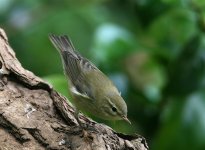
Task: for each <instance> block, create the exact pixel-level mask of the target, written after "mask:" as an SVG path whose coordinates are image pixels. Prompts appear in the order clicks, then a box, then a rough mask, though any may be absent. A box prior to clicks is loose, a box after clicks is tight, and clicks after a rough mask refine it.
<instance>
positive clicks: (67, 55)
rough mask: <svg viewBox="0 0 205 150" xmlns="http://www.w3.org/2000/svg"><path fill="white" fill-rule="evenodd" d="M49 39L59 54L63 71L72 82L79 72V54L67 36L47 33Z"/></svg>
mask: <svg viewBox="0 0 205 150" xmlns="http://www.w3.org/2000/svg"><path fill="white" fill-rule="evenodd" d="M49 39H50V40H51V42H52V43H53V45H54V46H55V47H56V49H58V51H59V52H60V54H61V57H62V62H63V65H64V70H65V73H66V74H67V75H68V77H69V79H70V80H71V82H72V83H74V82H75V80H76V78H77V76H78V75H79V73H80V68H79V65H78V62H79V58H80V55H79V54H78V53H77V52H76V51H75V48H74V46H73V44H72V42H71V40H70V39H69V37H68V36H66V35H62V36H56V35H54V34H50V35H49Z"/></svg>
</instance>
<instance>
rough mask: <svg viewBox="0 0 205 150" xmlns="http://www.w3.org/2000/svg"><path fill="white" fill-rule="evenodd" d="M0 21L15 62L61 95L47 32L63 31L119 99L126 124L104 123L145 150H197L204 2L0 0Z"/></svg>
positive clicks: (203, 95)
mask: <svg viewBox="0 0 205 150" xmlns="http://www.w3.org/2000/svg"><path fill="white" fill-rule="evenodd" d="M0 26H1V27H2V28H3V29H4V30H5V31H6V33H7V35H8V38H9V42H10V44H11V46H12V48H13V49H14V50H15V52H16V55H17V57H18V59H19V60H20V61H21V63H22V65H23V66H24V67H25V68H27V69H28V70H31V71H32V72H34V73H35V74H36V75H38V76H41V77H42V78H44V79H45V80H47V81H48V82H50V83H51V84H52V85H53V86H54V87H55V88H56V89H57V90H58V91H59V92H61V93H62V94H63V95H66V96H68V97H69V95H68V92H67V89H68V88H67V82H66V80H65V77H64V75H63V71H62V65H61V60H60V57H59V54H58V52H57V51H56V50H55V49H54V47H53V46H52V45H51V43H50V41H49V40H48V34H49V33H55V34H67V35H69V36H70V37H71V39H72V41H73V43H74V45H75V47H76V49H78V50H79V51H80V53H81V54H82V55H83V56H85V57H87V58H88V59H90V60H91V61H92V62H93V63H94V64H96V65H97V66H98V67H99V68H100V69H101V70H102V71H103V72H104V73H105V74H107V75H108V76H109V77H110V78H111V79H112V80H113V82H114V83H115V84H116V85H117V87H118V89H119V90H120V91H121V93H122V96H123V97H124V99H125V100H126V103H127V105H128V117H129V119H130V120H131V122H132V125H129V124H127V123H125V122H123V121H117V122H108V121H106V122H104V123H105V124H108V125H109V126H111V127H112V128H114V129H115V130H117V131H120V132H124V133H127V134H133V133H139V134H141V135H143V136H145V138H146V139H147V140H148V143H149V146H150V149H153V150H173V149H174V150H182V149H185V150H202V149H203V150H204V149H205V76H204V75H205V36H204V31H205V1H203V0H192V1H191V0H161V1H160V0H73V1H71V0H33V1H32V0H16V1H15V0H0ZM95 120H97V121H98V122H103V120H99V119H97V118H95Z"/></svg>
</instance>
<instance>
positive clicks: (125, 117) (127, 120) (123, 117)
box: [122, 116, 131, 124]
mask: <svg viewBox="0 0 205 150" xmlns="http://www.w3.org/2000/svg"><path fill="white" fill-rule="evenodd" d="M122 119H123V120H124V121H126V122H128V123H129V124H131V122H130V120H129V119H128V118H127V116H122Z"/></svg>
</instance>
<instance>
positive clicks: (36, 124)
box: [0, 29, 148, 150]
mask: <svg viewBox="0 0 205 150" xmlns="http://www.w3.org/2000/svg"><path fill="white" fill-rule="evenodd" d="M73 112H74V110H73V108H72V106H70V105H69V103H68V101H67V100H66V98H65V97H63V96H61V95H60V94H59V93H57V92H56V91H55V90H54V89H53V88H52V86H51V85H49V84H48V83H46V82H45V81H43V80H42V79H40V78H39V77H37V76H35V75H34V74H33V73H32V72H30V71H28V70H25V69H24V68H23V67H22V66H21V64H20V63H19V61H18V60H17V58H16V57H15V53H14V51H13V50H12V49H11V47H10V46H9V43H8V39H7V37H6V34H5V32H4V31H3V30H2V29H0V150H12V149H15V150H17V149H18V150H21V149H22V150H34V149H35V150H41V149H72V150H75V149H77V150H87V149H88V150H90V149H92V150H104V149H107V150H111V149H126V150H127V149H131V150H132V149H133V150H146V149H148V147H147V144H146V141H145V139H144V138H143V137H142V136H139V135H124V134H121V133H116V132H115V131H114V130H112V129H111V128H110V127H108V126H106V125H103V124H99V123H96V122H94V121H92V120H90V119H88V118H86V117H85V116H83V115H81V116H80V119H81V120H82V122H84V123H85V124H87V125H88V126H89V128H90V129H88V130H87V134H88V136H87V138H85V137H82V130H81V128H80V127H79V125H78V123H77V121H76V119H75V118H74V116H73Z"/></svg>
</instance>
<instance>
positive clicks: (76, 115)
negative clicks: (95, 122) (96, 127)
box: [74, 109, 88, 137]
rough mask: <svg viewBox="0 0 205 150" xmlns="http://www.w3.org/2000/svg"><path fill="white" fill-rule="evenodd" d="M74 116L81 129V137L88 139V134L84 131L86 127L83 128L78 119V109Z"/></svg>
mask: <svg viewBox="0 0 205 150" xmlns="http://www.w3.org/2000/svg"><path fill="white" fill-rule="evenodd" d="M74 116H75V118H76V120H77V122H78V124H79V126H80V128H81V129H82V136H83V137H88V133H87V131H86V129H87V127H85V126H83V123H82V122H81V121H80V119H79V110H78V109H75V113H74Z"/></svg>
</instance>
